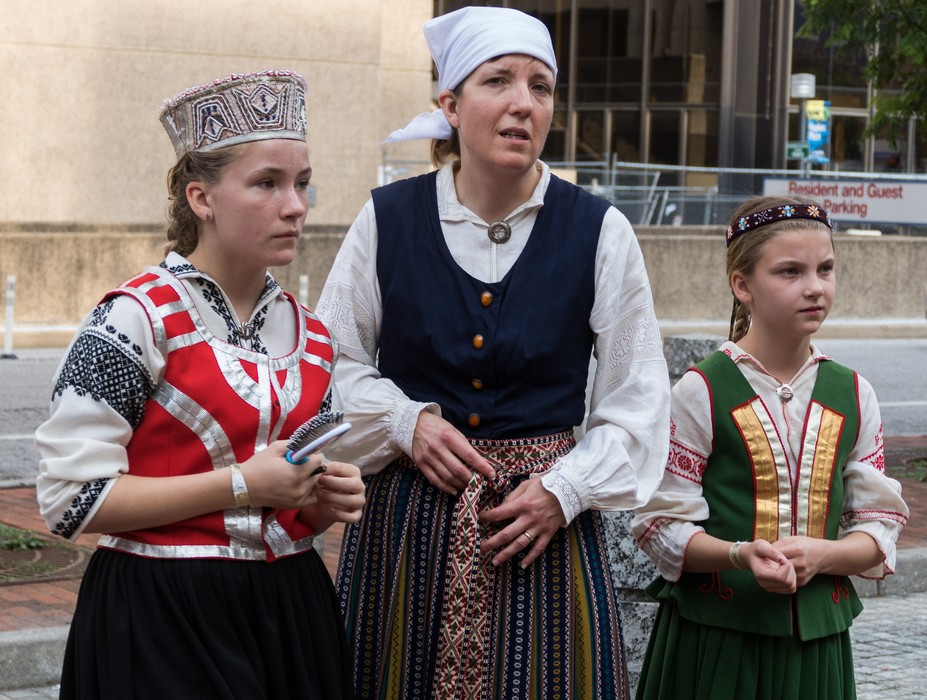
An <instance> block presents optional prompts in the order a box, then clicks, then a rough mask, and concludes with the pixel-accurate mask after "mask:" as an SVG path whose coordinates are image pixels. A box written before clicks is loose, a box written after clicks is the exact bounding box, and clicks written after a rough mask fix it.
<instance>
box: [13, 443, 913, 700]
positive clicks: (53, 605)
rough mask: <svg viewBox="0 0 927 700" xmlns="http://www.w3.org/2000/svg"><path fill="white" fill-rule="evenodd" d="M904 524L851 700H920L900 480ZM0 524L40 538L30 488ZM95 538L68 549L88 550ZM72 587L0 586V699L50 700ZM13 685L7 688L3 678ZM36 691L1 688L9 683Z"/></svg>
mask: <svg viewBox="0 0 927 700" xmlns="http://www.w3.org/2000/svg"><path fill="white" fill-rule="evenodd" d="M918 456H919V457H924V456H927V435H924V436H913V437H910V436H905V437H895V438H886V463H887V465H888V471H889V472H890V473H892V471H893V468H897V467H899V466H900V465H901V464H902V463H903V462H904V460H906V459H910V458H911V457H918ZM899 480H900V481H901V483H902V488H903V491H904V495H905V500H906V501H907V503H908V505H909V507H910V508H911V518H910V520H909V523H908V526H907V527H906V528H905V529H904V531H903V532H902V534H901V537H900V538H899V541H898V548H899V565H898V571H897V573H896V575H895V576H892V577H889V578H888V579H887V580H886V582H884V583H880V584H878V585H877V584H875V583H871V582H865V581H858V585H857V589H858V590H859V591H860V595H861V596H863V597H864V604H865V611H864V612H863V614H862V615H861V616H860V617H859V618H858V619H857V620H856V622H855V623H854V625H853V627H852V629H851V633H852V635H853V639H854V654H855V658H856V674H857V683H858V686H859V700H876V699H877V698H878V699H879V700H881V699H882V698H886V697H890V698H893V700H894V699H896V698H925V697H927V683H925V675H924V668H925V666H927V482H921V481H917V480H915V479H912V478H904V477H902V478H900V479H899ZM0 522H2V523H5V524H7V525H12V526H15V527H20V528H24V529H29V530H34V531H36V532H38V533H40V534H45V532H46V528H45V525H44V522H43V521H42V519H41V517H40V516H39V514H38V509H37V507H36V503H35V489H34V488H31V487H18V488H7V489H0ZM341 536H342V531H341V529H340V528H333V529H332V530H330V531H329V532H327V533H326V534H325V535H324V536H323V537H322V538H321V539H322V551H323V558H324V559H325V562H326V565H327V566H328V568H329V571H330V572H332V574H334V570H335V566H336V564H337V557H338V551H339V548H340V544H341ZM95 543H96V536H95V535H86V536H83V537H81V538H79V540H78V542H76V543H74V544H73V545H70V546H72V547H74V548H79V549H82V550H84V551H86V552H87V553H88V554H89V553H90V552H91V551H92V549H93V547H94V546H95ZM79 586H80V581H79V580H78V579H77V578H73V577H72V578H68V579H65V580H58V581H46V582H33V583H24V584H12V585H0V700H13V699H14V698H15V699H16V700H45V699H47V698H56V697H57V688H56V687H55V686H54V685H52V684H53V683H54V682H56V680H57V672H58V668H59V666H60V663H61V655H62V653H63V648H64V640H65V638H66V634H67V627H68V624H69V623H70V621H71V615H72V613H73V610H74V604H75V601H76V599H77V591H78V588H79ZM13 678H19V679H20V681H19V682H18V683H15V684H11V683H10V680H12V679H13ZM24 683H25V684H26V685H36V686H39V687H35V688H26V689H22V690H8V689H7V688H10V687H16V685H23V684H24Z"/></svg>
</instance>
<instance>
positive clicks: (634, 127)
mask: <svg viewBox="0 0 927 700" xmlns="http://www.w3.org/2000/svg"><path fill="white" fill-rule="evenodd" d="M640 123H641V115H640V112H638V111H636V110H635V111H619V110H614V111H612V145H611V148H612V153H613V154H614V155H615V157H616V158H617V159H618V160H623V161H626V162H628V163H640V162H641V127H640Z"/></svg>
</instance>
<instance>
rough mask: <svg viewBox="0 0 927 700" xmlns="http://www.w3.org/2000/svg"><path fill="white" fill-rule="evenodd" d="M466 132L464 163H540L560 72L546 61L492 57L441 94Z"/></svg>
mask: <svg viewBox="0 0 927 700" xmlns="http://www.w3.org/2000/svg"><path fill="white" fill-rule="evenodd" d="M438 102H439V103H440V105H441V108H442V109H443V110H444V114H445V116H446V117H447V120H448V122H450V124H451V126H453V127H454V128H456V129H457V130H458V134H459V136H460V158H461V164H462V165H464V166H466V167H474V166H476V167H485V168H489V169H497V170H504V171H524V170H527V169H529V168H532V167H534V164H535V162H536V161H537V159H538V158H539V157H540V155H541V150H542V149H543V148H544V142H545V141H546V140H547V133H548V131H550V124H551V120H552V118H553V113H554V75H553V73H552V72H551V70H550V68H548V67H547V65H546V64H545V63H544V62H543V61H539V60H538V59H536V58H532V57H531V56H525V55H522V54H508V55H505V56H501V57H500V58H497V59H493V60H491V61H487V62H486V63H483V64H482V65H480V66H479V67H478V68H477V69H476V70H475V71H473V72H472V73H471V74H470V75H469V76H468V77H467V79H466V80H465V81H464V82H463V85H461V87H460V89H459V90H458V92H457V94H456V95H455V94H454V93H452V92H451V91H450V90H444V91H443V92H442V93H441V95H439V97H438Z"/></svg>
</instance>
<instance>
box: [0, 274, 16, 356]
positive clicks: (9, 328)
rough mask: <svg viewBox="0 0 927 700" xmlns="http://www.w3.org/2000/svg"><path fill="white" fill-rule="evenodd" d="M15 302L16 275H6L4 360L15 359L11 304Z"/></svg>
mask: <svg viewBox="0 0 927 700" xmlns="http://www.w3.org/2000/svg"><path fill="white" fill-rule="evenodd" d="M15 302H16V275H7V276H6V328H5V330H4V332H3V355H2V356H0V358H2V359H4V360H15V359H16V355H14V354H13V306H14V304H15Z"/></svg>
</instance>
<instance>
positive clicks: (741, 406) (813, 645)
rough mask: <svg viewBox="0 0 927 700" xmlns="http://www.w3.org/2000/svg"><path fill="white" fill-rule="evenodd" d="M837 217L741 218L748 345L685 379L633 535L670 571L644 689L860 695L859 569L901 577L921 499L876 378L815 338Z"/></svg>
mask: <svg viewBox="0 0 927 700" xmlns="http://www.w3.org/2000/svg"><path fill="white" fill-rule="evenodd" d="M832 228H833V224H832V221H831V218H830V215H829V214H827V212H825V211H824V210H823V209H822V208H821V207H820V206H819V205H817V204H815V203H813V202H811V201H809V200H804V199H795V198H785V197H761V198H754V199H752V200H750V201H748V202H747V203H746V204H744V205H743V206H742V207H741V208H740V209H739V210H738V211H737V212H736V213H735V214H734V217H733V219H732V221H731V225H730V226H729V227H728V229H727V246H728V249H727V276H728V281H729V283H730V287H731V292H732V293H733V295H734V311H733V314H732V318H731V332H730V340H729V341H728V342H726V343H724V345H722V346H721V348H720V349H719V350H718V351H717V352H715V353H714V354H712V355H711V356H709V357H708V358H707V359H705V360H704V361H702V362H700V363H699V364H697V365H696V366H695V367H693V368H692V369H691V370H690V371H688V372H687V373H686V374H685V375H684V376H683V377H682V379H681V380H680V381H679V382H678V384H677V385H676V386H675V387H674V389H673V395H672V423H671V432H670V453H669V460H668V463H667V467H666V473H665V475H664V478H663V481H662V483H661V486H660V488H659V489H658V491H657V493H656V495H655V496H654V497H653V498H652V499H651V500H650V502H649V503H648V504H647V505H646V506H644V507H643V508H641V509H639V510H638V511H637V515H636V517H635V519H634V523H633V530H634V534H635V537H636V538H637V540H638V543H639V544H640V546H641V548H642V549H643V550H644V551H645V552H646V553H647V555H648V556H649V557H650V558H651V559H652V560H653V562H654V563H655V564H656V566H657V567H658V569H659V571H660V574H661V578H659V579H657V581H655V582H654V583H653V584H652V585H651V587H650V592H651V593H652V594H653V595H654V596H655V597H656V598H657V599H658V600H659V601H660V610H659V613H658V615H657V619H656V623H655V626H654V631H653V634H652V635H651V639H650V644H649V647H648V649H647V655H646V658H645V660H644V667H643V670H642V674H641V679H640V683H639V686H638V693H637V697H638V698H706V699H709V698H710V699H711V700H719V699H722V698H768V699H773V698H783V699H788V700H795V699H796V698H813V699H814V700H821V699H823V698H855V697H856V688H855V681H854V676H853V658H852V652H851V649H850V635H849V627H850V624H851V623H852V621H853V618H854V617H856V615H858V614H859V612H860V611H861V609H862V605H861V604H860V601H859V598H858V597H857V595H856V592H855V591H854V589H853V584H852V583H851V581H850V579H849V578H848V577H849V576H850V575H859V576H865V577H867V578H883V577H885V576H886V575H888V574H891V573H893V571H894V567H895V541H896V539H897V537H898V534H899V532H900V530H901V528H902V527H904V524H905V522H906V520H907V516H908V508H907V506H906V505H905V503H904V501H903V500H902V498H901V488H900V486H899V484H898V482H897V481H895V480H893V479H890V478H888V477H887V476H886V475H885V471H884V468H885V463H884V455H883V446H882V425H881V418H880V415H879V406H878V403H877V402H876V397H875V394H874V392H873V390H872V387H871V386H870V384H869V383H868V382H867V381H866V380H865V379H863V378H862V377H860V376H859V375H858V374H856V373H855V372H854V371H852V370H850V369H848V368H846V367H843V366H841V365H839V364H837V363H836V362H833V361H832V360H831V359H830V358H828V357H827V356H826V355H824V354H823V353H822V352H821V351H820V350H818V349H817V348H816V347H815V346H814V345H812V343H811V336H812V335H813V334H814V333H815V332H816V331H817V330H818V329H819V328H820V326H821V324H822V323H823V322H824V319H825V318H826V317H827V314H828V312H829V311H830V308H831V305H832V304H833V301H834V294H835V288H836V268H835V255H834V246H833V240H832V237H831V231H832Z"/></svg>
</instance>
